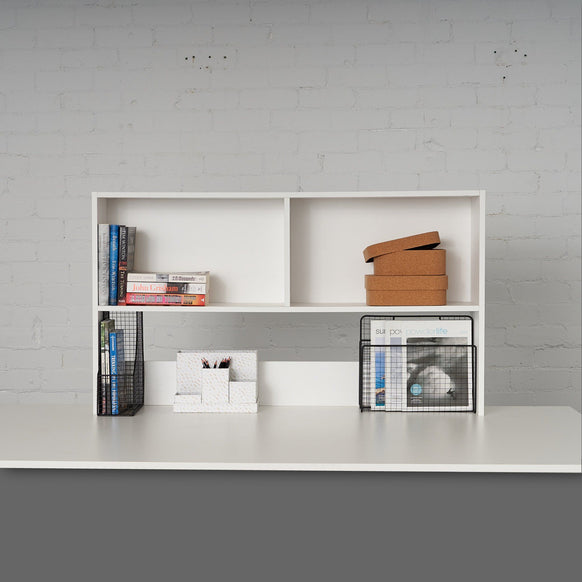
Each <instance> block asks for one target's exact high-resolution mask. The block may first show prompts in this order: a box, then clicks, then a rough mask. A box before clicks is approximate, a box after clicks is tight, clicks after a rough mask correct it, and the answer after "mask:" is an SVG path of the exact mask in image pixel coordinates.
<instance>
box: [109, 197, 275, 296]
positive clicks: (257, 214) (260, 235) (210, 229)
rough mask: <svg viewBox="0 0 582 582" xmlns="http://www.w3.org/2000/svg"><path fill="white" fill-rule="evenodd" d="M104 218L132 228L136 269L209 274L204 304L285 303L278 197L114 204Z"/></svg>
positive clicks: (122, 200) (127, 200) (113, 201)
mask: <svg viewBox="0 0 582 582" xmlns="http://www.w3.org/2000/svg"><path fill="white" fill-rule="evenodd" d="M106 214H107V218H106V220H107V221H108V222H109V223H112V224H115V223H118V224H127V225H131V226H136V227H137V235H136V250H135V271H161V272H163V271H203V270H208V271H210V275H211V287H210V304H212V303H227V304H230V303H257V304H264V303H266V304H269V303H283V302H284V299H285V267H284V258H285V246H284V235H285V230H284V202H283V200H282V199H278V200H277V199H245V200H240V199H239V200H234V199H228V198H227V199H223V198H216V199H210V198H202V199H175V198H174V199H155V198H153V199H142V200H135V199H130V198H119V199H116V198H112V199H108V200H107V213H106ZM104 220H105V219H104Z"/></svg>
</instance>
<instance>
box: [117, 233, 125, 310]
mask: <svg viewBox="0 0 582 582" xmlns="http://www.w3.org/2000/svg"><path fill="white" fill-rule="evenodd" d="M118 265H119V267H118V271H117V305H125V293H126V291H125V289H126V285H127V226H125V225H120V227H119V261H118Z"/></svg>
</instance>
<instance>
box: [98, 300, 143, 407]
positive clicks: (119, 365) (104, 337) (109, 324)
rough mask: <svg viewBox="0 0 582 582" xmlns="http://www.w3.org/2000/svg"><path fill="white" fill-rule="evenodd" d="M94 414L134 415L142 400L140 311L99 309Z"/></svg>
mask: <svg viewBox="0 0 582 582" xmlns="http://www.w3.org/2000/svg"><path fill="white" fill-rule="evenodd" d="M99 346H100V350H99V372H98V374H97V414H98V415H99V416H133V415H135V414H136V412H137V411H138V410H139V409H140V408H141V407H142V406H143V403H144V355H143V312H141V311H136V312H129V313H119V312H114V313H111V314H110V313H109V312H107V311H105V312H102V318H101V321H100V324H99Z"/></svg>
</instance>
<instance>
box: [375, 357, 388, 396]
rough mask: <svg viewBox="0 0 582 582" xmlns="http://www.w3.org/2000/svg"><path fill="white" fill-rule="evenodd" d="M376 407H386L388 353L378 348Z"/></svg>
mask: <svg viewBox="0 0 582 582" xmlns="http://www.w3.org/2000/svg"><path fill="white" fill-rule="evenodd" d="M375 356H376V392H375V393H376V406H385V405H386V375H385V374H386V352H385V351H384V348H376V354H375Z"/></svg>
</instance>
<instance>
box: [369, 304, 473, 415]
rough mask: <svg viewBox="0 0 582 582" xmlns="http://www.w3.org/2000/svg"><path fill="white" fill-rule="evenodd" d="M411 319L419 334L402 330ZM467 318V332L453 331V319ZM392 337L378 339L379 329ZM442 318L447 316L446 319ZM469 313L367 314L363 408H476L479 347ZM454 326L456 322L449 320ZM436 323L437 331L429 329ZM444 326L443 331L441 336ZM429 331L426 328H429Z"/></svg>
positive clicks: (468, 409)
mask: <svg viewBox="0 0 582 582" xmlns="http://www.w3.org/2000/svg"><path fill="white" fill-rule="evenodd" d="M399 320H400V321H406V323H408V324H409V325H410V326H411V329H412V330H413V331H415V332H416V331H417V330H418V332H419V335H418V336H417V337H414V336H415V334H414V333H411V334H410V335H409V336H408V335H406V334H404V333H402V332H401V330H400V328H401V327H404V326H402V325H399ZM454 320H457V321H461V322H462V323H460V324H459V325H458V327H459V328H464V331H465V335H464V338H465V339H466V340H467V341H465V342H463V343H460V342H459V339H460V338H459V337H455V336H456V335H460V334H455V335H453V336H450V337H447V336H446V334H445V333H444V331H443V330H444V329H445V328H444V327H439V326H441V325H443V326H446V322H447V321H454ZM383 322H389V323H387V324H386V327H385V328H384V329H385V330H388V331H387V332H386V333H387V335H388V336H390V337H383V338H381V341H374V337H373V334H374V333H375V332H376V330H378V329H383V327H382V323H383ZM441 322H443V323H442V324H441ZM472 324H473V321H472V318H471V317H469V316H453V317H444V316H443V317H430V316H423V317H414V318H401V317H385V316H371V315H366V316H364V317H362V319H361V326H360V337H361V339H360V382H359V385H360V391H359V403H360V409H361V410H376V411H387V412H396V411H398V412H475V410H476V378H477V374H476V365H477V348H476V346H475V345H473V343H472V341H473V339H472V338H473V326H472ZM449 327H450V324H449ZM427 329H430V330H431V331H433V332H434V334H433V335H429V334H428V333H426V330H427ZM439 331H440V332H442V335H441V336H440V337H439V335H438V334H439ZM423 332H424V333H423ZM392 333H393V334H394V335H392Z"/></svg>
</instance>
